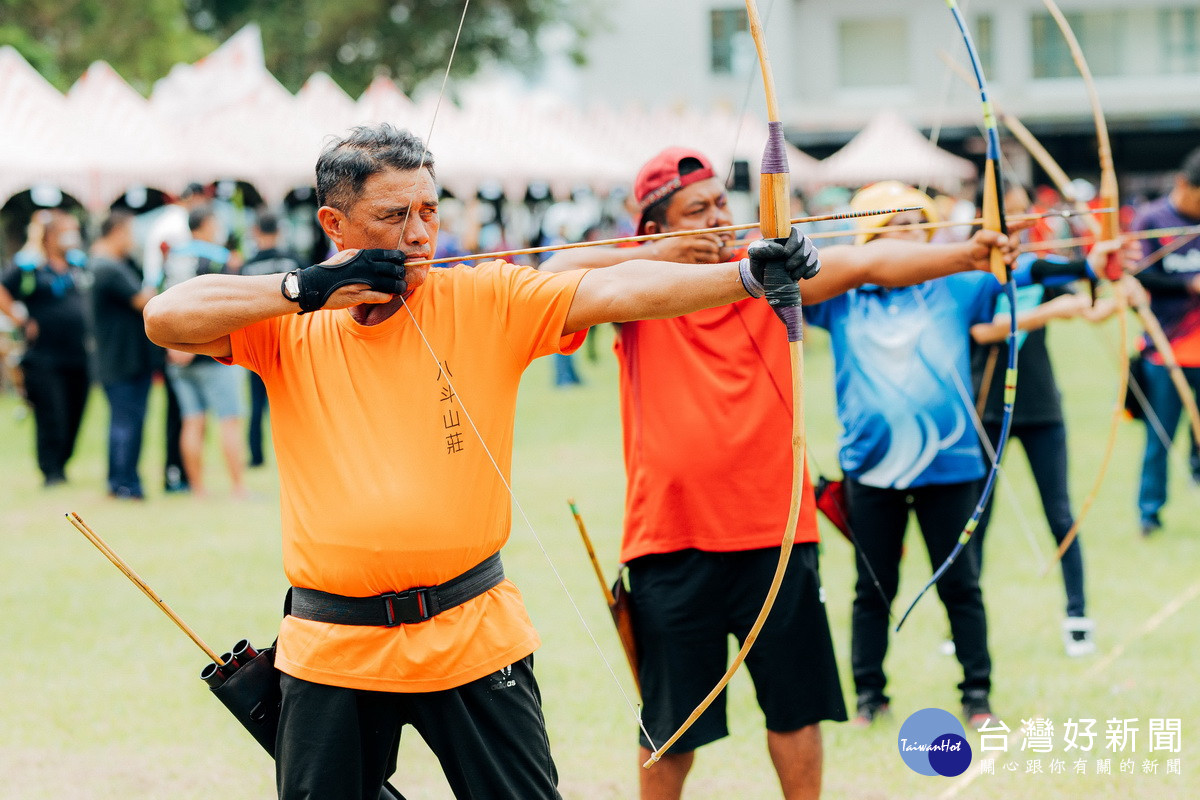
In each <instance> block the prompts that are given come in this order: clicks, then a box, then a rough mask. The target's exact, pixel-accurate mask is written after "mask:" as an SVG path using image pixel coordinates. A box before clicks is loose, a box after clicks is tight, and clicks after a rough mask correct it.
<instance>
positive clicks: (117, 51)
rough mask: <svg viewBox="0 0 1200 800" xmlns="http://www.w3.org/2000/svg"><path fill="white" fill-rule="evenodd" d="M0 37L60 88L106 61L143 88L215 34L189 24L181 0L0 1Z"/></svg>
mask: <svg viewBox="0 0 1200 800" xmlns="http://www.w3.org/2000/svg"><path fill="white" fill-rule="evenodd" d="M4 44H9V45H12V46H13V47H15V48H16V49H17V51H18V52H19V53H21V55H22V56H23V57H24V58H25V59H26V60H28V61H29V62H30V64H32V65H33V66H34V67H35V68H36V69H37V70H38V71H39V72H40V73H41V74H42V75H43V76H44V77H45V78H46V79H47V80H48V81H50V82H51V83H53V84H54V85H55V86H57V87H58V88H59V89H62V90H66V89H67V88H68V87H69V86H70V85H71V84H72V83H74V82H75V80H76V79H77V78H78V77H79V76H80V75H82V74H83V71H84V70H85V69H87V66H88V64H90V63H92V62H93V61H96V60H104V61H107V62H108V63H109V64H111V65H112V67H113V68H114V69H115V70H116V71H117V72H119V73H120V74H121V76H122V77H124V78H125V80H127V81H129V82H130V83H131V84H133V86H134V87H135V88H137V89H138V90H139V91H141V92H143V93H149V90H150V87H151V86H152V84H153V83H154V81H155V80H157V79H158V78H161V77H162V76H163V75H165V74H166V73H167V70H169V69H170V68H171V66H172V65H174V64H177V63H179V62H190V61H194V60H196V59H197V58H200V57H201V56H203V55H204V54H206V53H208V52H210V51H211V50H212V49H213V48H214V47H215V46H216V41H215V40H213V39H212V38H210V37H209V36H207V35H205V34H204V33H201V32H199V31H197V30H196V29H195V28H194V27H193V26H192V25H191V24H190V20H189V17H188V14H187V10H186V9H185V7H184V1H183V0H68V1H67V2H45V0H0V45H4Z"/></svg>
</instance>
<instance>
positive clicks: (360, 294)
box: [142, 250, 427, 358]
mask: <svg viewBox="0 0 1200 800" xmlns="http://www.w3.org/2000/svg"><path fill="white" fill-rule="evenodd" d="M426 271H427V268H426V269H424V270H423V269H417V270H415V271H414V270H407V271H406V270H405V267H404V256H403V254H401V253H399V251H395V250H343V251H342V252H340V253H338V254H337V255H336V256H334V257H333V258H331V259H330V260H329V261H326V262H324V263H322V264H318V265H314V266H312V267H307V268H305V269H302V270H296V274H297V278H296V284H297V287H298V289H299V292H300V295H299V297H298V299H296V300H289V299H288V298H287V297H285V296H284V294H283V291H282V289H281V285H280V284H281V278H280V276H279V275H200V276H198V277H195V278H192V279H191V280H188V281H184V282H183V283H181V284H179V285H178V286H173V287H171V288H170V289H168V290H167V291H165V292H163V293H162V294H160V295H158V296H157V297H155V298H153V299H151V300H150V302H148V303H147V304H146V308H145V309H144V310H143V312H142V313H143V316H144V317H145V321H146V335H147V336H149V337H150V340H151V341H152V342H154V343H155V344H158V345H161V346H163V347H166V348H169V349H171V350H183V351H184V352H188V353H200V354H203V355H206V356H215V357H218V358H227V357H229V356H231V355H233V351H232V349H231V346H230V342H229V334H231V333H233V332H234V331H237V330H241V329H242V328H245V327H247V326H249V325H253V324H254V323H256V322H261V321H263V320H266V319H271V318H272V317H281V316H284V315H285V314H295V313H296V312H297V311H300V310H308V311H312V310H315V309H317V308H349V307H351V306H357V305H361V304H365V303H387V302H390V301H391V300H393V299H394V298H395V296H396V295H397V294H403V293H405V292H407V291H408V290H409V289H410V288H415V287H416V286H418V285H419V284H420V283H421V281H423V280H424V277H425V273H426Z"/></svg>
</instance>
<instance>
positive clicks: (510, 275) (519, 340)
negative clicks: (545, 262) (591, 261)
mask: <svg viewBox="0 0 1200 800" xmlns="http://www.w3.org/2000/svg"><path fill="white" fill-rule="evenodd" d="M585 274H587V270H572V271H570V272H559V273H546V272H538V271H537V270H535V269H533V268H531V267H523V266H518V265H514V264H507V263H500V264H499V265H498V268H497V269H496V270H495V271H494V278H493V280H494V281H495V290H496V297H497V298H498V301H497V303H496V305H495V312H496V316H497V318H498V319H499V320H500V322H501V323H502V325H501V327H502V329H503V330H504V331H505V335H506V336H507V337H508V342H509V345H510V346H511V347H512V348H513V350H514V352H515V353H516V354H517V355H518V357H520V358H522V359H523V360H524V362H525V363H528V362H530V361H532V360H533V359H535V358H538V357H540V356H545V355H550V354H551V353H572V352H574V351H575V350H577V349H579V346H580V345H581V344H583V340H584V339H585V338H587V331H577V332H575V333H572V334H568V335H566V336H564V335H563V332H562V331H563V326H564V325H565V324H566V321H567V313H568V312H569V311H570V310H571V303H573V302H574V300H575V292H576V290H577V289H578V288H579V282H580V281H581V280H583V276H584V275H585Z"/></svg>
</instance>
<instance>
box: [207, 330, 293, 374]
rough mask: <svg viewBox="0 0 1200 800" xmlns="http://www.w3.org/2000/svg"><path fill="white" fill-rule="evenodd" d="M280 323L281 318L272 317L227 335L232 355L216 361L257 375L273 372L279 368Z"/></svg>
mask: <svg viewBox="0 0 1200 800" xmlns="http://www.w3.org/2000/svg"><path fill="white" fill-rule="evenodd" d="M282 321H283V317H273V318H271V319H267V320H263V321H262V322H256V323H254V324H253V325H249V326H247V327H245V328H242V329H241V330H236V331H234V332H233V333H231V334H229V345H230V347H231V348H232V349H233V355H232V356H231V357H230V358H219V359H217V360H218V361H220V362H221V363H222V364H237V365H238V366H240V367H245V368H246V369H249V370H252V371H254V372H257V373H258V374H259V375H266V374H267V373H268V372H271V371H273V370H275V369H276V368H278V367H279V328H280V326H281V325H282Z"/></svg>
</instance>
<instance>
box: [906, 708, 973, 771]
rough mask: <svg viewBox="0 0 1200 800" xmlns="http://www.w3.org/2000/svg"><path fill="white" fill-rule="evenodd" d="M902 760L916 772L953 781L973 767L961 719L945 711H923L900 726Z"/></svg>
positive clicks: (928, 709) (936, 709) (938, 709)
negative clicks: (956, 776) (955, 777)
mask: <svg viewBox="0 0 1200 800" xmlns="http://www.w3.org/2000/svg"><path fill="white" fill-rule="evenodd" d="M896 738H897V745H898V746H899V748H900V758H902V759H903V760H904V763H905V764H906V765H907V766H908V768H909V769H911V770H912V771H913V772H916V773H919V774H921V775H930V776H935V775H941V776H943V777H946V778H953V777H954V776H955V775H961V774H963V773H964V772H966V770H967V767H969V766H971V745H970V743H968V742H967V739H966V731H965V730H964V729H963V726H962V723H961V722H959V721H958V717H956V716H954V715H953V714H951V713H950V712H949V711H946V710H945V709H941V708H923V709H921V710H920V711H916V712H914V713H913V714H911V715H909V717H908V719H906V720H904V724H903V725H901V726H900V734H899V736H897V737H896Z"/></svg>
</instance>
